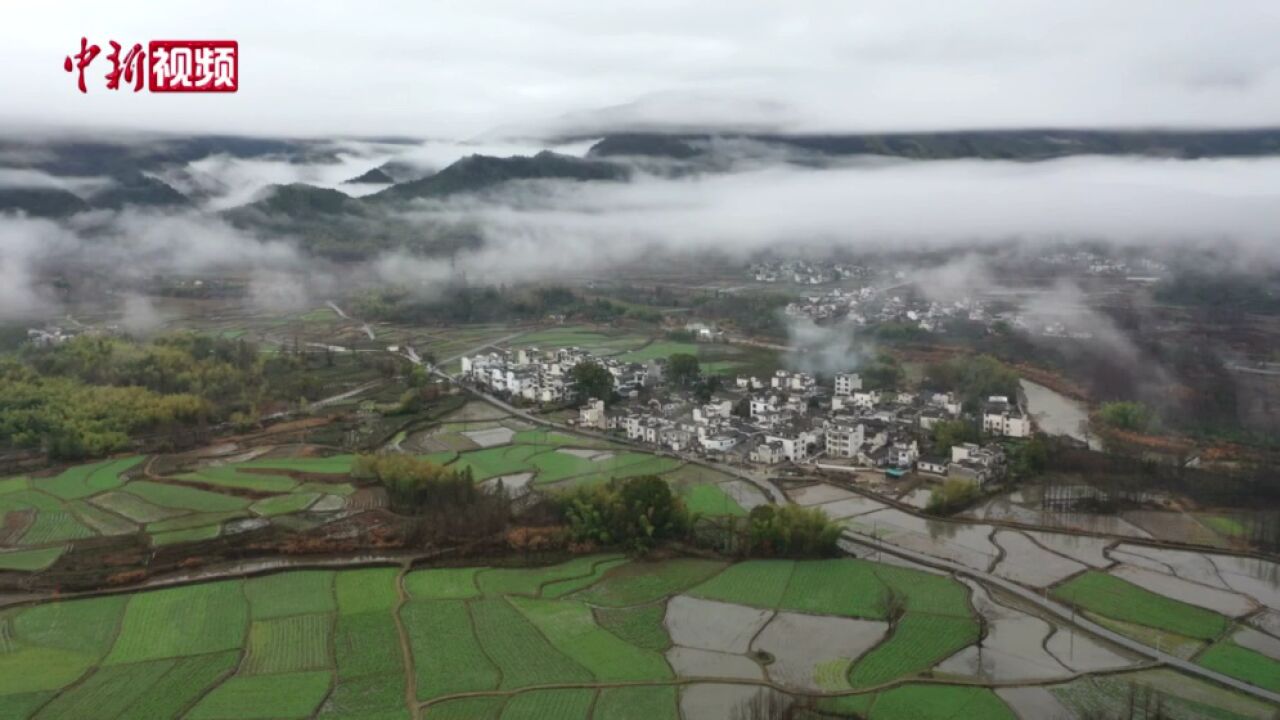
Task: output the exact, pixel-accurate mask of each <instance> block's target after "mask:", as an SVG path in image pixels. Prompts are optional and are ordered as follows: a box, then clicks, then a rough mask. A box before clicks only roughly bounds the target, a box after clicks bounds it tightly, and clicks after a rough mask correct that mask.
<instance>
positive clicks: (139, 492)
mask: <svg viewBox="0 0 1280 720" xmlns="http://www.w3.org/2000/svg"><path fill="white" fill-rule="evenodd" d="M124 490H125V492H127V493H130V494H132V495H136V496H137V497H140V498H142V499H143V500H146V501H147V502H149V503H151V504H153V505H159V506H160V507H166V508H174V509H180V510H192V511H195V512H229V511H232V510H243V509H245V508H247V507H249V503H250V501H249V500H246V499H245V498H240V497H233V496H231V495H222V494H220V493H213V492H208V491H206V490H200V489H198V488H193V487H185V486H182V485H167V484H164V483H157V482H151V481H149V480H135V481H133V482H131V483H128V484H127V485H125V486H124Z"/></svg>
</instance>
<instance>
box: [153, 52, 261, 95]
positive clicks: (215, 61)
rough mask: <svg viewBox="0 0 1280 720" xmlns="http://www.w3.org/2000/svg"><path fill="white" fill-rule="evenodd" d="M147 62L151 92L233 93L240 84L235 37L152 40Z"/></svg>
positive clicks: (238, 54) (238, 58) (238, 55)
mask: <svg viewBox="0 0 1280 720" xmlns="http://www.w3.org/2000/svg"><path fill="white" fill-rule="evenodd" d="M147 61H148V62H147V66H148V67H147V89H148V90H150V91H151V92H235V91H236V90H238V89H239V87H240V44H239V43H237V42H236V41H235V40H152V41H151V42H150V43H148V45H147Z"/></svg>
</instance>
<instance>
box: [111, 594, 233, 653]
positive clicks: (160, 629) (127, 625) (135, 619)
mask: <svg viewBox="0 0 1280 720" xmlns="http://www.w3.org/2000/svg"><path fill="white" fill-rule="evenodd" d="M248 616H249V608H248V602H247V601H246V600H245V597H244V593H243V592H242V591H241V588H240V582H239V581H222V582H214V583H202V584H199V585H186V586H183V587H175V588H165V589H163V590H154V591H149V592H143V593H138V594H135V595H131V596H130V597H129V602H128V605H127V606H126V607H125V613H124V620H123V623H122V625H121V628H120V637H119V638H118V639H117V640H116V643H115V646H114V647H113V648H112V649H111V654H110V655H108V656H107V659H106V661H105V662H106V663H107V664H115V663H130V662H140V661H143V660H154V659H158V658H166V657H179V656H182V655H202V654H205V653H212V652H218V651H220V650H231V649H234V648H239V647H240V645H241V644H242V643H243V642H244V635H245V628H246V626H247V624H248V619H249V618H248Z"/></svg>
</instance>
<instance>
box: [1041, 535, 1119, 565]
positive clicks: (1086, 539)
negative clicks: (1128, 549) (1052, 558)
mask: <svg viewBox="0 0 1280 720" xmlns="http://www.w3.org/2000/svg"><path fill="white" fill-rule="evenodd" d="M1021 532H1022V533H1023V534H1024V535H1027V536H1028V537H1030V538H1031V539H1032V540H1035V541H1036V542H1037V543H1040V545H1042V546H1044V547H1045V548H1047V549H1049V550H1051V551H1053V552H1056V553H1058V554H1059V555H1065V556H1067V557H1069V558H1071V559H1072V560H1075V561H1076V562H1080V563H1084V564H1085V565H1088V566H1090V567H1095V568H1104V567H1107V566H1108V565H1111V564H1112V563H1113V561H1112V560H1111V558H1109V557H1107V555H1106V552H1104V551H1105V550H1106V549H1107V547H1108V546H1110V545H1111V544H1112V543H1113V542H1115V541H1114V540H1110V539H1108V538H1098V537H1091V536H1088V535H1070V534H1067V533H1055V532H1043V531H1040V530H1022V531H1021Z"/></svg>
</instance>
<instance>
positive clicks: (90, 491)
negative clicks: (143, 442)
mask: <svg viewBox="0 0 1280 720" xmlns="http://www.w3.org/2000/svg"><path fill="white" fill-rule="evenodd" d="M142 459H143V458H142V456H140V455H139V456H135V457H129V458H123V459H120V460H106V461H103V462H99V463H92V464H89V465H77V466H75V467H72V468H68V469H67V470H65V471H63V472H62V473H61V474H59V475H57V476H55V477H51V478H43V479H40V480H36V481H34V482H35V485H36V487H37V488H38V489H40V490H42V491H44V492H47V493H49V494H51V495H57V496H58V497H60V498H62V499H64V500H75V499H79V498H85V497H89V496H90V495H94V494H97V493H100V492H103V491H106V490H114V489H115V488H118V487H120V486H121V485H123V484H124V480H122V479H121V478H120V475H121V474H123V473H125V472H126V471H128V470H129V469H130V468H132V467H134V466H135V465H137V464H138V463H140V462H142Z"/></svg>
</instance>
